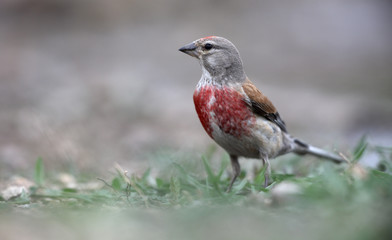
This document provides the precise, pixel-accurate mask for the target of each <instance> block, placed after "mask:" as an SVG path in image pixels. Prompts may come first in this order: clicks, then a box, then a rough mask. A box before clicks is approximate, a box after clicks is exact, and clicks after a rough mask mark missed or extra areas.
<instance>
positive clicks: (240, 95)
mask: <svg viewBox="0 0 392 240" xmlns="http://www.w3.org/2000/svg"><path fill="white" fill-rule="evenodd" d="M179 51H181V52H183V53H186V54H188V55H190V56H192V57H195V58H197V59H198V60H199V63H200V65H201V68H202V76H201V79H200V80H199V82H198V84H197V86H196V89H195V91H194V94H193V101H194V104H195V108H196V112H197V114H198V116H199V119H200V122H201V124H202V125H203V127H204V129H205V131H206V132H207V134H208V135H209V136H210V137H211V138H212V139H213V140H214V141H215V142H216V143H217V144H218V145H220V146H221V147H222V148H224V149H225V150H226V151H227V152H228V154H229V155H230V161H231V165H232V168H233V176H232V178H231V181H230V184H229V187H228V189H227V191H228V192H229V191H230V190H231V188H232V186H233V183H234V182H235V180H236V179H237V177H238V175H239V174H240V171H241V167H240V164H239V162H238V157H245V158H258V159H261V160H262V161H263V164H264V165H266V171H265V181H264V187H267V186H268V183H269V177H270V174H271V167H270V162H269V159H272V158H275V157H277V156H280V155H283V154H286V153H290V152H293V153H296V154H301V155H302V154H311V155H314V156H317V157H321V158H325V159H328V160H332V161H333V162H335V163H341V162H343V159H342V158H341V157H339V156H338V155H335V154H333V153H329V152H327V151H325V150H322V149H320V148H317V147H314V146H312V145H309V144H307V143H305V142H303V141H301V140H299V139H297V138H294V137H292V136H291V135H289V133H288V132H287V128H286V125H285V122H284V121H283V120H282V118H281V117H280V115H279V113H278V111H277V110H276V108H275V106H274V105H273V104H272V103H271V101H270V100H269V99H268V98H267V97H266V96H265V95H264V94H263V93H262V92H261V91H260V90H259V89H257V88H256V86H255V85H254V84H253V83H252V82H251V81H250V80H249V78H248V77H247V76H246V74H245V72H244V68H243V64H242V60H241V57H240V54H239V52H238V50H237V48H236V47H235V46H234V44H233V43H231V42H230V41H229V40H227V39H225V38H223V37H217V36H209V37H204V38H200V39H198V40H195V41H193V42H191V43H189V44H187V45H185V46H183V47H182V48H180V49H179Z"/></svg>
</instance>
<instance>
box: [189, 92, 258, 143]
mask: <svg viewBox="0 0 392 240" xmlns="http://www.w3.org/2000/svg"><path fill="white" fill-rule="evenodd" d="M243 98H244V97H243V95H242V94H241V93H239V92H238V91H237V90H235V89H233V88H231V87H228V86H223V87H220V86H219V87H217V86H214V85H205V86H201V87H199V88H198V89H196V90H195V92H194V94H193V101H194V103H195V108H196V112H197V114H198V116H199V119H200V122H201V124H202V125H203V127H204V129H205V130H206V132H207V133H208V135H209V136H210V137H211V138H213V134H212V133H213V131H214V128H213V126H217V127H219V130H221V131H223V132H224V133H226V134H229V135H232V136H234V137H237V138H239V137H241V136H242V135H249V134H250V132H251V127H250V126H251V125H252V124H254V122H255V121H256V118H255V116H254V114H253V113H252V112H251V111H250V109H249V108H248V107H247V105H246V103H245V102H244V101H243Z"/></svg>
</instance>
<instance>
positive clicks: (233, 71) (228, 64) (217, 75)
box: [179, 36, 246, 82]
mask: <svg viewBox="0 0 392 240" xmlns="http://www.w3.org/2000/svg"><path fill="white" fill-rule="evenodd" d="M179 51H181V52H183V53H186V54H188V55H190V56H192V57H195V58H197V59H198V60H199V63H200V65H201V66H202V69H203V72H204V73H203V74H209V75H210V76H211V77H212V78H213V79H214V80H215V81H218V82H219V81H228V82H243V81H245V79H246V75H245V72H244V69H243V66H242V60H241V57H240V54H239V52H238V50H237V48H236V47H235V46H234V44H233V43H231V42H230V41H229V40H227V39H225V38H223V37H217V36H210V37H204V38H200V39H197V40H195V41H193V42H191V43H189V44H187V45H185V46H183V47H182V48H180V49H179Z"/></svg>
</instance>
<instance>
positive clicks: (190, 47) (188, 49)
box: [178, 42, 198, 58]
mask: <svg viewBox="0 0 392 240" xmlns="http://www.w3.org/2000/svg"><path fill="white" fill-rule="evenodd" d="M196 48H197V46H196V44H195V43H194V42H192V43H189V44H187V45H185V46H183V47H182V48H180V49H178V50H179V51H181V52H183V53H186V54H188V55H189V56H192V57H195V58H197V57H198V54H197V51H196Z"/></svg>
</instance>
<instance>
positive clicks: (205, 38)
mask: <svg viewBox="0 0 392 240" xmlns="http://www.w3.org/2000/svg"><path fill="white" fill-rule="evenodd" d="M211 38H216V36H208V37H203V38H202V39H201V40H207V39H211Z"/></svg>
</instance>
